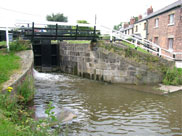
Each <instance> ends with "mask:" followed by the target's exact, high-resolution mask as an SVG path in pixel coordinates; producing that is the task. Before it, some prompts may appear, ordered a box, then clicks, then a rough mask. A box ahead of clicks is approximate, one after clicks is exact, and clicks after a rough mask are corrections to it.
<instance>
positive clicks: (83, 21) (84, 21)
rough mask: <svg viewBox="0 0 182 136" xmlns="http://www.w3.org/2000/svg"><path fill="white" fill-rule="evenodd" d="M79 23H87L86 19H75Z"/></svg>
mask: <svg viewBox="0 0 182 136" xmlns="http://www.w3.org/2000/svg"><path fill="white" fill-rule="evenodd" d="M77 23H79V24H89V23H88V22H87V21H86V20H77Z"/></svg>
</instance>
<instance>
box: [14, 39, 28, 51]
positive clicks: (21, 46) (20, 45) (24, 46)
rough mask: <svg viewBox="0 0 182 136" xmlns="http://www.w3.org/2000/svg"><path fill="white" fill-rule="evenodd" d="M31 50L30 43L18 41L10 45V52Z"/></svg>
mask: <svg viewBox="0 0 182 136" xmlns="http://www.w3.org/2000/svg"><path fill="white" fill-rule="evenodd" d="M29 49H31V44H30V41H25V40H16V41H13V42H11V43H10V51H23V50H29Z"/></svg>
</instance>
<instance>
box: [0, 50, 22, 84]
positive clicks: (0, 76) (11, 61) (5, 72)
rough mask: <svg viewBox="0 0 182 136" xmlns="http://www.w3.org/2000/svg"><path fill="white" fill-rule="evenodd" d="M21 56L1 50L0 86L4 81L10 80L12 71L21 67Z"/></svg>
mask: <svg viewBox="0 0 182 136" xmlns="http://www.w3.org/2000/svg"><path fill="white" fill-rule="evenodd" d="M19 62H20V57H18V56H16V55H14V54H13V53H8V54H7V53H6V54H4V53H2V52H0V86H1V84H2V83H3V82H5V81H7V80H9V77H10V76H11V74H12V72H13V71H14V70H17V69H18V68H19V67H20V63H19Z"/></svg>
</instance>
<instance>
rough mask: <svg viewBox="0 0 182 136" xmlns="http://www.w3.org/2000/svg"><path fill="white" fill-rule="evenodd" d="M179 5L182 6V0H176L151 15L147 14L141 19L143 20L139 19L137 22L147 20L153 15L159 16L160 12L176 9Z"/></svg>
mask: <svg viewBox="0 0 182 136" xmlns="http://www.w3.org/2000/svg"><path fill="white" fill-rule="evenodd" d="M179 6H182V0H178V1H176V2H174V3H172V4H170V5H168V6H166V7H164V8H162V9H160V10H158V11H156V12H153V13H151V14H150V15H148V16H146V17H145V18H144V19H141V20H139V21H137V22H136V23H139V22H142V21H144V20H146V19H150V18H152V17H155V16H157V15H160V14H162V13H165V12H167V11H169V10H172V9H174V8H176V7H179Z"/></svg>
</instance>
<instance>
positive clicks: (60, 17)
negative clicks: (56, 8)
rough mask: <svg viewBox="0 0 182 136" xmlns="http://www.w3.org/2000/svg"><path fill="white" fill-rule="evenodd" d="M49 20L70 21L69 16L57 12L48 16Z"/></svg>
mask: <svg viewBox="0 0 182 136" xmlns="http://www.w3.org/2000/svg"><path fill="white" fill-rule="evenodd" d="M46 19H47V21H55V22H68V17H65V16H64V15H63V14H60V13H57V14H54V13H52V15H47V16H46Z"/></svg>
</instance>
